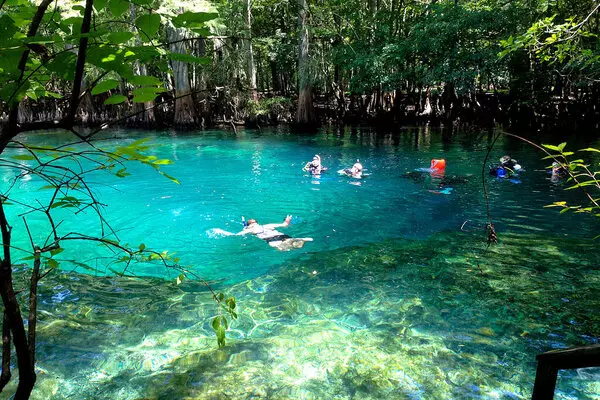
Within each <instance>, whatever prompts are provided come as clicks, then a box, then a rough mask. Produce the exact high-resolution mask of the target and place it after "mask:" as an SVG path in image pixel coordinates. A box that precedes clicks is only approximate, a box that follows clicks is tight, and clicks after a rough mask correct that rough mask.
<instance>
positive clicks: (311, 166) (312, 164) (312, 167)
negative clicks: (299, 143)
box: [302, 154, 327, 175]
mask: <svg viewBox="0 0 600 400" xmlns="http://www.w3.org/2000/svg"><path fill="white" fill-rule="evenodd" d="M302 170H303V171H308V172H310V173H311V174H313V175H321V172H323V171H326V170H327V167H324V166H323V165H322V164H321V156H319V155H318V154H315V156H314V157H313V159H312V161H309V162H307V163H306V165H304V167H303V168H302Z"/></svg>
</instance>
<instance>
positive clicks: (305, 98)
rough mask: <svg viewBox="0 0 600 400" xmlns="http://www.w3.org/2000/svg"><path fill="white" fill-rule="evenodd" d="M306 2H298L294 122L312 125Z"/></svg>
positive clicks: (303, 0)
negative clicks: (298, 37) (296, 102)
mask: <svg viewBox="0 0 600 400" xmlns="http://www.w3.org/2000/svg"><path fill="white" fill-rule="evenodd" d="M307 12H308V1H307V0H298V31H299V35H300V45H299V52H298V113H297V116H296V122H298V123H299V124H306V125H310V124H314V123H315V115H314V110H313V104H312V82H311V76H310V65H309V63H310V59H309V53H308V24H307Z"/></svg>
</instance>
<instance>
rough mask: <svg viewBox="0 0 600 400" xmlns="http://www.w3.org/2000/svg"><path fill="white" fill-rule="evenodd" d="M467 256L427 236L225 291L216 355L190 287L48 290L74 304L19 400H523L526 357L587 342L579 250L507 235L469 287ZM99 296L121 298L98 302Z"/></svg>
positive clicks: (306, 262)
mask: <svg viewBox="0 0 600 400" xmlns="http://www.w3.org/2000/svg"><path fill="white" fill-rule="evenodd" d="M441 243H444V244H445V246H440V245H439V244H441ZM532 244H535V246H533V245H532ZM478 246H479V247H481V248H483V247H485V243H482V242H481V238H480V235H479V234H478V236H476V235H469V234H465V233H442V234H438V235H434V236H432V237H431V239H430V240H428V241H410V240H405V239H403V240H387V241H384V242H381V243H375V244H370V245H365V246H359V247H353V248H347V249H340V250H336V251H330V252H320V253H316V254H314V255H312V256H310V257H309V258H306V259H302V260H291V261H289V262H287V263H284V264H283V265H281V266H280V267H279V268H277V269H276V270H273V271H272V272H271V273H269V274H265V275H262V276H259V277H257V278H256V279H253V280H252V282H240V283H239V284H235V285H233V286H231V287H230V288H229V289H228V292H230V293H232V294H233V295H234V296H235V297H236V299H237V301H238V306H237V307H238V308H239V310H238V315H239V318H238V319H237V320H235V321H233V322H231V323H230V334H228V336H230V337H231V339H230V340H229V341H228V344H227V346H225V347H224V348H222V349H219V350H217V349H215V348H214V344H212V342H211V340H212V337H213V336H212V334H211V330H212V328H211V326H210V321H211V318H212V317H210V315H207V314H205V313H206V311H208V310H211V308H212V307H211V297H210V295H209V294H208V293H206V292H205V291H203V290H202V289H201V288H200V287H198V286H197V285H193V282H189V281H184V282H183V283H182V284H180V285H179V286H176V285H174V284H171V285H169V284H164V283H162V284H161V283H159V282H160V280H156V281H136V280H133V281H131V280H128V279H125V278H104V280H100V282H98V280H97V279H91V278H89V277H86V276H85V275H81V276H78V277H77V279H76V280H73V279H70V278H68V277H66V276H65V277H52V278H50V279H52V280H54V281H53V282H50V281H48V282H47V284H46V285H44V286H43V287H42V288H41V296H42V298H43V299H46V300H48V299H52V295H53V293H54V290H53V287H54V286H52V285H56V284H58V283H60V285H62V286H63V287H64V288H67V289H68V290H70V292H71V293H73V295H74V296H75V295H76V296H78V299H77V300H75V299H74V298H73V297H72V298H69V297H66V298H64V299H62V300H60V301H58V300H57V301H55V302H53V303H52V304H53V308H52V311H50V312H45V313H44V314H43V315H42V318H41V321H40V340H41V343H40V349H39V351H40V354H41V355H42V357H41V358H40V361H39V363H38V364H39V368H43V369H44V370H47V371H52V375H51V376H48V375H47V374H43V373H40V385H39V386H38V387H36V389H35V390H34V397H36V398H42V397H43V396H47V395H48V393H51V396H52V397H57V398H60V397H67V396H69V395H71V396H73V395H75V396H76V397H77V396H81V395H83V396H85V397H93V398H99V399H102V398H106V399H108V398H114V397H115V396H120V397H121V398H132V399H133V398H139V397H150V398H154V397H158V398H161V397H165V396H168V397H172V398H185V397H196V398H232V397H233V398H248V397H266V398H307V399H321V398H348V399H349V398H353V397H360V398H365V399H381V398H448V399H450V398H461V397H476V398H510V397H512V398H527V397H528V396H529V395H530V391H531V388H532V385H533V377H534V374H535V354H537V353H538V352H541V351H545V350H548V349H550V348H555V347H565V346H572V345H578V344H585V343H590V342H591V341H593V340H594V339H592V338H594V337H598V334H599V333H600V316H598V315H596V313H590V312H589V310H590V309H593V307H594V305H595V304H596V296H595V294H594V293H595V290H597V286H598V282H599V281H600V269H599V268H598V263H595V262H594V259H593V258H588V259H587V261H586V260H579V259H578V257H577V254H579V253H581V252H587V251H590V250H591V249H592V248H593V246H592V244H591V243H582V242H581V241H577V240H568V239H561V241H560V245H558V244H557V242H556V238H551V237H548V236H547V235H543V236H541V235H535V234H510V235H506V236H505V237H503V239H502V241H501V242H500V244H499V245H498V246H496V247H491V248H490V250H489V251H488V252H487V253H486V255H485V262H484V264H485V271H486V274H485V275H484V276H482V275H481V274H480V273H479V271H478V270H477V268H476V266H475V265H474V264H475V262H479V261H481V260H479V259H478V258H477V257H478V256H479V255H480V253H479V250H478ZM382 255H383V257H382ZM315 270H317V271H318V273H317V274H313V273H312V272H313V271H315ZM130 285H133V286H134V287H135V288H136V290H135V291H130V290H127V288H128V287H129V286H130ZM188 285H189V286H188ZM111 287H112V290H113V291H116V292H119V293H122V292H124V293H126V295H125V296H124V297H123V298H118V297H112V296H109V297H107V299H109V298H110V299H111V300H110V301H111V303H112V304H110V305H109V304H108V303H106V304H103V303H102V302H98V301H97V298H98V296H99V297H100V298H101V297H102V296H106V295H107V294H108V293H106V290H107V289H108V288H111ZM259 287H260V288H264V290H260V291H257V290H256V288H259ZM212 309H213V311H212V312H214V308H212ZM115 310H120V311H119V312H115ZM59 338H60V339H59ZM59 340H60V341H59ZM61 343H68V347H67V348H64V345H61ZM57 348H64V349H65V350H67V353H64V352H62V353H60V354H59V353H57V352H56V349H57ZM65 357H73V358H72V359H71V360H72V361H70V363H68V364H70V365H62V364H63V363H64V362H65ZM75 366H77V368H74V367H75ZM590 374H591V375H587V376H585V375H583V376H577V375H573V374H571V375H569V374H566V375H564V374H563V375H564V377H563V378H561V383H564V384H568V386H567V389H565V390H566V392H564V393H567V392H569V393H577V396H578V398H586V396H587V397H588V398H592V394H593V393H594V391H593V390H594V388H595V386H594V385H597V383H595V382H594V379H597V374H594V372H593V371H592V372H590ZM126 381H127V382H129V383H127V384H125V382H126ZM124 385H127V387H128V388H129V390H128V391H127V392H126V393H125V392H123V391H122V389H123V387H124ZM560 387H561V386H560V385H559V388H560ZM573 391H576V392H573ZM561 393H563V392H562V391H560V390H559V394H558V396H562V394H561ZM559 398H560V397H559Z"/></svg>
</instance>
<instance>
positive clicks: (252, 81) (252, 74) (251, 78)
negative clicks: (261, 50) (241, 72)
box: [244, 0, 258, 101]
mask: <svg viewBox="0 0 600 400" xmlns="http://www.w3.org/2000/svg"><path fill="white" fill-rule="evenodd" d="M250 1H251V0H244V7H245V10H246V29H247V30H248V37H247V38H246V39H245V40H244V46H245V47H246V53H247V54H248V84H249V85H250V92H251V94H252V100H253V101H257V100H258V95H257V93H256V67H255V65H254V53H253V51H252V11H251V4H250Z"/></svg>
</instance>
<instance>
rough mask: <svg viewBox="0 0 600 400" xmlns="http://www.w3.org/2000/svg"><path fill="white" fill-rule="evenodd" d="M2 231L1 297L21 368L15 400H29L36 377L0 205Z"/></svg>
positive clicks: (2, 210)
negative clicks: (14, 285)
mask: <svg viewBox="0 0 600 400" xmlns="http://www.w3.org/2000/svg"><path fill="white" fill-rule="evenodd" d="M0 230H1V231H2V245H3V248H4V252H3V258H2V260H1V261H0V295H1V296H2V302H3V304H4V312H5V313H6V316H7V320H8V324H9V326H10V331H11V333H12V337H13V344H14V346H15V352H16V354H17V366H18V367H19V385H18V386H17V392H16V393H15V399H27V398H29V395H30V394H31V391H32V390H33V385H34V384H35V380H36V376H35V370H34V366H33V363H32V361H31V354H30V353H29V346H28V343H27V334H26V332H25V325H24V324H23V317H22V315H21V309H20V308H19V302H18V301H17V296H16V294H15V290H14V288H13V279H12V264H11V254H10V245H11V240H10V239H11V232H10V231H11V228H10V226H9V225H8V221H7V219H6V214H5V213H4V205H3V204H2V203H0Z"/></svg>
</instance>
